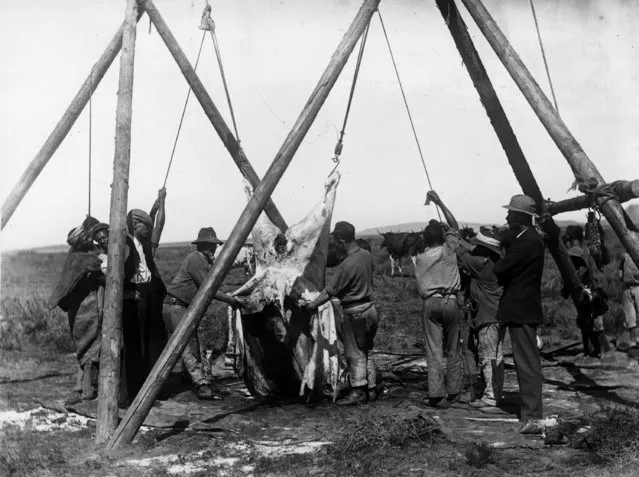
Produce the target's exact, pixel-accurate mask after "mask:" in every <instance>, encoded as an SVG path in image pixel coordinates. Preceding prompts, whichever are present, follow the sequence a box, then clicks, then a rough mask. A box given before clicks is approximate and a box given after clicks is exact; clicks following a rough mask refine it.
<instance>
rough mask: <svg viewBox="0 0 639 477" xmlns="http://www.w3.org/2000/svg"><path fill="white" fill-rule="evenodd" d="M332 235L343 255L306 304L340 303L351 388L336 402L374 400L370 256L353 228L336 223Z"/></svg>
mask: <svg viewBox="0 0 639 477" xmlns="http://www.w3.org/2000/svg"><path fill="white" fill-rule="evenodd" d="M332 235H333V238H334V239H335V244H336V246H337V248H338V249H340V248H343V250H344V252H345V254H346V256H345V258H344V260H343V261H342V262H341V263H340V264H339V265H337V266H336V267H335V273H334V274H333V275H332V277H331V278H330V280H329V283H328V284H327V285H326V288H325V289H324V290H322V292H321V293H320V294H319V296H318V297H317V298H315V300H313V301H312V302H311V303H309V304H308V305H306V310H307V311H309V312H311V313H313V312H315V310H316V309H317V308H318V307H319V306H320V305H323V304H324V303H326V302H327V301H329V300H330V299H331V298H338V299H339V300H340V302H341V305H342V315H343V322H342V342H343V343H344V354H345V355H346V360H347V362H348V367H349V369H350V373H351V374H350V384H351V391H350V393H349V394H348V396H346V397H345V398H344V399H342V400H341V401H338V403H337V404H338V405H340V406H348V405H353V404H358V403H363V402H366V401H367V400H368V401H374V400H375V399H377V378H376V373H377V370H376V368H375V362H374V361H373V357H372V356H370V352H371V350H372V349H373V341H374V339H375V334H376V333H377V324H378V316H377V309H376V308H375V304H374V303H373V257H372V256H371V254H370V253H369V252H367V251H366V250H364V249H362V248H360V247H359V246H358V245H357V243H356V242H355V227H353V225H352V224H350V223H348V222H337V223H336V224H335V229H334V230H333V233H332Z"/></svg>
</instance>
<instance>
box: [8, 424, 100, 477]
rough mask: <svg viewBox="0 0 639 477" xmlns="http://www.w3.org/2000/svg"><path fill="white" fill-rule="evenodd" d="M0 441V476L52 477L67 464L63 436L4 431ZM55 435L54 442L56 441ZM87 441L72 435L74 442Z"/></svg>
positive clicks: (67, 443)
mask: <svg viewBox="0 0 639 477" xmlns="http://www.w3.org/2000/svg"><path fill="white" fill-rule="evenodd" d="M3 434H4V435H3V437H2V439H0V475H6V476H7V477H20V476H27V475H55V472H54V471H53V470H52V469H53V468H55V467H58V466H62V465H64V464H65V463H66V462H67V458H66V455H67V452H68V450H69V440H68V439H66V438H65V437H64V434H63V433H43V432H38V431H30V430H26V429H25V430H21V429H18V428H15V427H10V426H9V427H4V428H3ZM56 435H57V436H58V438H56ZM79 437H84V438H87V437H88V435H84V434H83V435H82V436H81V435H80V434H79V433H76V434H75V435H74V438H75V439H77V438H79Z"/></svg>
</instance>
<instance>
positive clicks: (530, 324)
mask: <svg viewBox="0 0 639 477" xmlns="http://www.w3.org/2000/svg"><path fill="white" fill-rule="evenodd" d="M504 207H505V208H506V209H508V214H507V215H506V222H507V223H508V227H509V230H508V232H509V233H508V237H509V238H508V249H507V251H506V252H505V254H504V257H503V258H502V259H501V260H499V261H498V262H497V263H496V264H495V268H494V272H495V275H497V279H498V280H499V283H500V284H501V285H503V287H504V292H503V294H502V297H501V301H500V302H499V308H498V311H497V316H498V318H499V320H500V321H501V322H502V323H504V324H505V325H506V326H507V327H508V330H509V332H510V340H511V342H512V349H513V358H514V361H515V370H516V372H517V381H518V382H519V394H520V399H521V414H520V420H521V421H522V426H521V427H520V429H519V432H520V433H522V434H541V433H542V432H543V426H542V425H541V420H542V419H543V406H542V402H541V392H542V382H543V377H542V374H541V358H540V355H539V348H538V347H537V327H538V326H539V325H541V324H542V323H543V321H544V320H543V312H542V308H541V276H542V273H543V270H544V242H543V240H542V238H541V236H540V235H539V233H538V232H537V231H536V230H535V227H534V226H533V219H534V218H536V217H539V216H538V215H537V211H536V209H537V207H536V204H535V201H534V200H533V199H532V198H531V197H528V196H527V195H515V196H513V197H512V198H511V199H510V203H509V204H508V205H505V206H504Z"/></svg>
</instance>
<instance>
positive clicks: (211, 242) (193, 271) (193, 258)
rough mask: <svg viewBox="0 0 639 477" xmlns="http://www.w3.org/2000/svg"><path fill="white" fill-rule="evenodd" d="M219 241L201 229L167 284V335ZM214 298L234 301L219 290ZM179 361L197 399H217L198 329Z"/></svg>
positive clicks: (206, 270)
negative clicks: (205, 363)
mask: <svg viewBox="0 0 639 477" xmlns="http://www.w3.org/2000/svg"><path fill="white" fill-rule="evenodd" d="M222 243H223V242H222V240H220V239H219V238H218V237H217V234H216V233H215V230H214V229H213V227H205V228H203V229H200V232H199V233H198V236H197V238H196V239H195V240H194V241H193V242H192V244H193V245H195V246H196V248H197V249H196V250H195V251H194V252H191V253H190V254H188V255H187V256H186V258H185V259H184V262H182V265H181V266H180V269H179V270H178V272H177V274H176V275H175V277H174V278H173V281H172V282H171V283H170V284H169V286H168V287H167V295H166V297H165V299H164V310H163V316H164V323H165V325H166V328H167V330H168V332H169V336H170V335H171V334H172V333H173V331H175V329H176V328H177V326H178V325H179V324H180V321H182V317H183V316H184V314H185V313H186V310H187V308H188V306H189V305H190V303H191V300H193V297H194V296H195V293H196V292H197V290H198V289H199V288H200V286H201V285H202V283H203V282H204V280H205V278H206V276H207V275H208V273H209V270H210V268H211V265H212V264H213V258H214V256H215V250H216V249H217V247H218V245H221V244H222ZM215 298H217V299H218V300H222V301H225V302H227V303H230V304H237V300H235V298H232V297H230V296H228V295H226V294H224V293H221V292H218V293H217V294H216V295H215ZM182 363H183V364H184V367H185V368H186V371H187V372H188V373H189V376H190V377H191V380H192V381H193V384H194V385H195V387H196V389H195V393H196V395H197V397H198V398H200V399H219V398H220V397H221V396H220V392H219V391H218V390H217V389H215V387H214V386H213V384H212V380H211V377H210V373H209V372H208V369H207V368H206V366H204V365H203V361H202V356H201V354H200V340H199V338H198V332H197V330H196V331H195V332H194V333H193V336H191V339H190V340H189V342H188V344H187V345H186V348H184V351H183V352H182Z"/></svg>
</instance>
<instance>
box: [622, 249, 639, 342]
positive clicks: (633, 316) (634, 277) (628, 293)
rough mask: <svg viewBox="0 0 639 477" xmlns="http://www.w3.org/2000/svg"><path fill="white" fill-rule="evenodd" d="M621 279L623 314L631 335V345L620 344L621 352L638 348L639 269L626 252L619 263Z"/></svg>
mask: <svg viewBox="0 0 639 477" xmlns="http://www.w3.org/2000/svg"><path fill="white" fill-rule="evenodd" d="M619 278H620V279H621V283H622V284H623V314H624V317H625V320H624V321H625V325H626V329H627V330H628V334H629V335H630V343H627V342H625V340H624V341H623V342H620V343H619V344H618V345H617V348H619V349H620V350H621V351H628V349H629V348H631V347H633V348H634V347H635V346H637V317H639V269H638V268H637V265H635V262H634V261H633V260H632V257H631V256H630V255H629V254H628V252H624V254H623V255H622V256H621V261H620V262H619Z"/></svg>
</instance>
